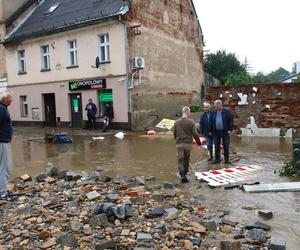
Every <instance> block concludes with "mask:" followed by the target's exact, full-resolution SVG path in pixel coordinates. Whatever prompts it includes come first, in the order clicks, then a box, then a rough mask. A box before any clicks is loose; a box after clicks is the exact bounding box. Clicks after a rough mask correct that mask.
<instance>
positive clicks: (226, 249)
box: [220, 240, 241, 250]
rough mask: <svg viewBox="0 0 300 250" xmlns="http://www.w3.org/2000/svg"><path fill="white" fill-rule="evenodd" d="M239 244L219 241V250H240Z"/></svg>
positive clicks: (237, 242)
mask: <svg viewBox="0 0 300 250" xmlns="http://www.w3.org/2000/svg"><path fill="white" fill-rule="evenodd" d="M240 249H241V243H240V242H239V241H236V240H235V241H221V242H220V250H240Z"/></svg>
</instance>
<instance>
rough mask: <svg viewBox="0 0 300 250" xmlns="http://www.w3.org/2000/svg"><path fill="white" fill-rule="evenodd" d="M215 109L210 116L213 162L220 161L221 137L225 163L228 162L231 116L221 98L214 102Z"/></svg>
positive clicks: (231, 127) (231, 126) (231, 125)
mask: <svg viewBox="0 0 300 250" xmlns="http://www.w3.org/2000/svg"><path fill="white" fill-rule="evenodd" d="M214 105H215V111H214V112H213V116H212V132H213V135H214V143H215V154H216V159H215V161H214V163H219V162H221V157H220V145H221V139H222V141H223V146H224V158H225V164H230V163H231V162H230V161H229V143H230V134H231V133H232V129H233V118H232V114H231V112H230V110H228V109H225V108H223V104H222V101H221V100H216V101H215V102H214Z"/></svg>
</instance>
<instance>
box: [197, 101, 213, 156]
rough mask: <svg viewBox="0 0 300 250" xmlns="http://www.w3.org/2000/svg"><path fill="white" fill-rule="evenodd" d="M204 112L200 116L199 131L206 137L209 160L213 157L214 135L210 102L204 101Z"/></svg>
mask: <svg viewBox="0 0 300 250" xmlns="http://www.w3.org/2000/svg"><path fill="white" fill-rule="evenodd" d="M203 108H204V113H203V114H202V115H201V117H200V121H199V128H198V132H199V134H200V136H204V137H205V139H206V145H207V150H208V153H209V157H208V159H207V160H208V161H211V160H212V159H213V136H212V125H211V124H212V112H211V106H210V104H209V103H208V102H204V103H203Z"/></svg>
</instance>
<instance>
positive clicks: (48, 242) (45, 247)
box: [40, 238, 56, 249]
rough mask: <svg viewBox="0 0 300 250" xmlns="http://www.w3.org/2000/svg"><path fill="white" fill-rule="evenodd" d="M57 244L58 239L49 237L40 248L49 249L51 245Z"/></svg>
mask: <svg viewBox="0 0 300 250" xmlns="http://www.w3.org/2000/svg"><path fill="white" fill-rule="evenodd" d="M55 245H56V239H53V238H52V239H49V240H47V241H46V242H44V243H43V244H42V245H41V246H40V248H41V249H48V248H50V247H53V246H55Z"/></svg>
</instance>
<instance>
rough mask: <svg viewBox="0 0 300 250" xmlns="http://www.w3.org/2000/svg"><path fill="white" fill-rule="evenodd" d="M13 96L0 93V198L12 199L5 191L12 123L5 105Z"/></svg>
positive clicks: (9, 102) (7, 104) (8, 103)
mask: <svg viewBox="0 0 300 250" xmlns="http://www.w3.org/2000/svg"><path fill="white" fill-rule="evenodd" d="M12 101H13V98H12V96H11V94H10V93H8V92H3V93H0V200H6V201H12V200H14V199H13V197H11V195H10V194H9V193H8V192H7V182H8V176H9V166H8V144H9V143H10V142H11V139H12V133H13V130H12V124H11V119H10V114H9V112H8V109H7V107H8V106H9V105H10V104H11V102H12Z"/></svg>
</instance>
